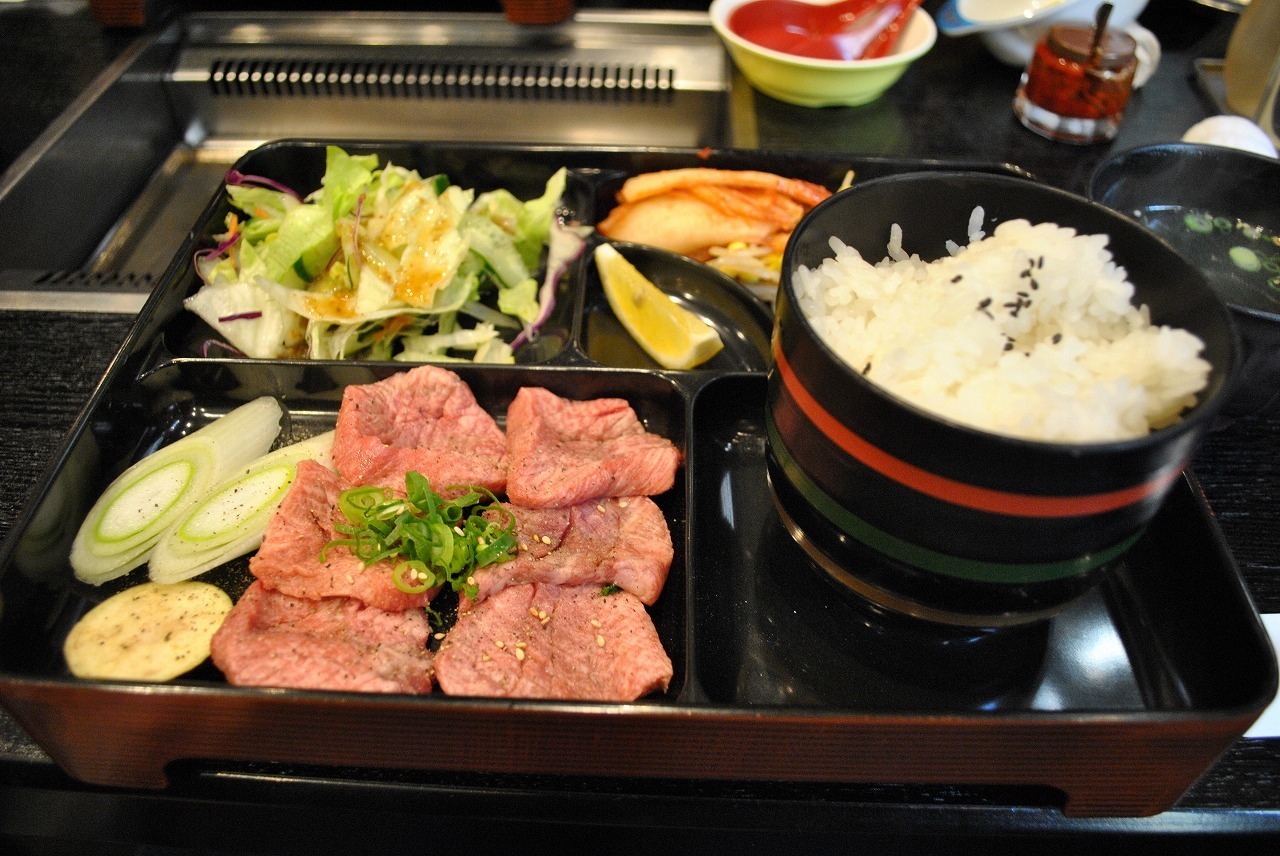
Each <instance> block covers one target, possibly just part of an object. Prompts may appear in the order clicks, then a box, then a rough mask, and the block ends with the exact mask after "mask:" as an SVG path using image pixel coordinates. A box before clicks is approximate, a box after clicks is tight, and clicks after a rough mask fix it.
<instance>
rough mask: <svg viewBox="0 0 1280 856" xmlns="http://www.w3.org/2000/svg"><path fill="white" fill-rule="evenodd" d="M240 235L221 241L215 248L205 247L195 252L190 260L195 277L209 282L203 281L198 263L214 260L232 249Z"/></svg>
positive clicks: (239, 233) (202, 273) (202, 274)
mask: <svg viewBox="0 0 1280 856" xmlns="http://www.w3.org/2000/svg"><path fill="white" fill-rule="evenodd" d="M241 234H242V233H241V232H236V233H235V234H234V235H231V236H230V237H228V238H225V239H223V241H222V243H220V244H218V246H216V247H205V248H204V249H203V250H196V252H195V255H193V256H192V258H191V260H192V262H193V264H194V265H195V269H196V275H197V276H199V277H200V279H201V281H203V282H205V283H207V282H208V281H209V280H207V279H205V277H204V272H203V271H202V270H200V262H201V261H202V260H203V259H209V258H216V257H218V256H220V255H222V254H223V253H225V252H226V251H227V250H229V249H231V248H232V247H234V246H235V245H236V242H237V241H239V240H240V235H241Z"/></svg>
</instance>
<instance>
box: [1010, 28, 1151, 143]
mask: <svg viewBox="0 0 1280 856" xmlns="http://www.w3.org/2000/svg"><path fill="white" fill-rule="evenodd" d="M1095 32H1096V30H1095V28H1094V27H1091V26H1089V25H1088V24H1055V25H1054V26H1052V27H1051V28H1050V29H1049V32H1048V33H1047V34H1046V35H1045V36H1044V38H1042V39H1041V40H1040V42H1039V44H1037V45H1036V49H1035V52H1034V53H1033V54H1032V55H1031V60H1030V62H1028V63H1027V67H1026V70H1025V71H1023V73H1022V81H1021V83H1020V84H1019V86H1018V93H1017V95H1016V96H1015V97H1014V101H1013V110H1014V112H1015V113H1016V114H1017V116H1018V119H1019V120H1020V121H1021V122H1022V124H1023V125H1025V126H1026V127H1028V128H1030V129H1031V130H1032V131H1035V132H1036V133H1037V134H1040V135H1041V136H1044V137H1048V138H1049V139H1051V140H1063V141H1065V142H1070V143H1096V142H1101V141H1104V140H1110V139H1112V138H1113V137H1115V135H1116V131H1118V130H1119V128H1120V120H1121V118H1123V116H1124V109H1125V107H1126V105H1128V103H1129V96H1130V94H1132V92H1133V74H1134V71H1135V70H1136V69H1137V67H1138V59H1137V47H1138V45H1137V42H1136V41H1134V38H1133V36H1131V35H1129V34H1128V33H1126V32H1124V31H1123V30H1115V29H1112V30H1104V31H1103V33H1102V37H1101V38H1100V39H1098V40H1097V44H1096V45H1095V44H1094V34H1095Z"/></svg>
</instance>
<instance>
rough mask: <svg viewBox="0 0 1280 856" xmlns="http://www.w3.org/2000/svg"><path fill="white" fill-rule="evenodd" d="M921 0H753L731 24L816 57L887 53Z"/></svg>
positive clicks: (774, 46)
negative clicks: (826, 0)
mask: <svg viewBox="0 0 1280 856" xmlns="http://www.w3.org/2000/svg"><path fill="white" fill-rule="evenodd" d="M920 2H921V0H840V2H838V3H831V4H828V5H825V6H822V5H817V4H815V3H804V2H801V0H752V2H750V3H745V4H743V5H742V6H739V7H738V8H737V9H735V10H734V11H733V13H732V14H731V15H730V16H729V29H730V30H732V31H733V32H735V33H737V34H738V35H739V36H741V37H742V38H744V39H746V40H747V41H750V42H754V43H756V44H758V45H760V46H762V47H766V48H769V49H770V50H775V51H780V52H781V53H788V54H793V55H796V56H803V57H809V58H812V59H843V60H849V59H874V58H876V57H882V56H884V55H886V54H888V53H889V52H890V51H891V50H893V47H894V45H895V44H897V41H898V36H899V35H901V32H902V29H903V27H905V26H906V23H907V21H908V20H910V18H911V15H912V13H913V12H914V11H915V9H916V7H917V6H919V5H920Z"/></svg>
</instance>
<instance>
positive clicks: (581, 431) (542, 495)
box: [507, 387, 680, 508]
mask: <svg viewBox="0 0 1280 856" xmlns="http://www.w3.org/2000/svg"><path fill="white" fill-rule="evenodd" d="M679 463H680V452H679V450H678V449H676V447H675V444H673V443H672V442H671V441H670V440H668V439H666V438H665V437H661V436H659V435H657V434H652V433H650V432H648V431H646V430H645V428H644V426H643V425H642V424H640V420H639V418H638V417H637V416H636V413H635V411H634V410H632V409H631V405H629V404H627V402H626V401H623V400H622V399H620V398H596V399H591V400H588V401H574V400H571V399H567V398H561V397H560V396H558V395H556V394H555V393H552V392H550V391H548V390H545V389H541V388H538V387H525V388H523V389H521V390H520V391H519V392H518V393H516V397H515V399H514V400H513V401H512V402H511V406H510V407H509V408H508V409H507V496H508V498H509V499H510V500H511V501H512V502H513V503H515V504H516V505H523V506H526V507H528V508H550V507H554V506H565V505H576V504H578V503H580V502H585V501H587V500H589V499H597V498H600V497H609V496H641V495H645V496H653V495H656V494H660V493H664V492H666V491H668V490H670V489H671V486H672V485H673V484H674V483H675V475H676V467H677V466H678V465H679Z"/></svg>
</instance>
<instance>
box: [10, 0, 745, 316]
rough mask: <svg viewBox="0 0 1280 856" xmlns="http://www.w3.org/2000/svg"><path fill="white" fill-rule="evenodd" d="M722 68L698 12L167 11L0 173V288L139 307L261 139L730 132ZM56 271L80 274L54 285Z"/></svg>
mask: <svg viewBox="0 0 1280 856" xmlns="http://www.w3.org/2000/svg"><path fill="white" fill-rule="evenodd" d="M732 80H733V76H732V74H731V65H730V63H729V61H728V59H727V56H726V55H725V53H724V50H723V48H722V46H721V44H720V42H719V40H718V38H717V37H716V36H715V34H714V32H713V31H712V30H711V28H710V26H709V24H708V22H707V16H706V15H705V14H702V13H694V12H671V11H667V12H662V13H657V12H653V11H632V12H621V11H617V12H615V11H611V10H600V11H589V12H588V11H583V12H580V13H579V14H578V15H577V16H576V17H575V18H574V19H573V20H572V21H570V22H568V23H566V24H563V25H560V26H556V27H552V28H528V27H518V26H514V25H512V24H509V23H508V22H507V21H506V20H505V19H504V18H503V17H502V16H500V15H493V14H467V13H437V14H430V15H426V14H416V13H391V12H370V13H344V14H343V15H341V16H329V17H327V16H325V15H322V14H317V13H302V14H291V13H261V14H253V13H248V14H245V13H237V14H225V15H224V14H218V13H197V14H191V15H188V16H185V17H181V18H179V19H177V20H176V21H175V22H174V23H172V24H171V25H169V26H168V27H167V28H165V29H164V30H162V31H160V32H159V33H157V34H155V35H154V36H152V37H149V38H148V39H146V40H144V41H141V42H139V44H138V45H137V46H136V47H135V48H134V49H132V50H130V51H129V52H127V53H126V55H125V56H123V57H121V59H120V60H119V61H118V62H117V63H116V64H115V65H114V66H112V68H110V69H108V70H107V71H106V72H104V74H103V76H102V77H101V78H100V79H99V80H98V81H97V83H96V85H95V86H93V87H91V88H90V90H89V91H88V92H86V93H85V95H84V96H83V97H82V98H81V99H80V101H78V102H77V103H76V104H75V105H73V107H72V108H71V109H69V110H68V111H67V113H66V114H65V115H64V116H63V117H62V119H61V120H60V121H59V122H57V123H55V125H54V126H53V127H52V128H50V129H49V131H48V132H46V133H45V134H44V135H43V136H42V137H41V138H40V139H39V140H38V141H37V143H36V144H35V145H33V146H32V147H31V150H30V151H29V152H28V153H26V154H25V155H24V157H23V158H21V159H20V160H19V161H18V162H16V163H15V164H14V165H13V166H12V167H11V168H10V169H9V170H8V171H7V172H6V173H5V174H4V176H3V178H0V227H2V228H3V229H4V233H5V234H6V235H7V236H9V237H10V240H9V241H7V242H6V243H5V244H3V245H0V306H2V307H3V308H7V309H49V308H58V309H64V310H70V311H75V310H84V311H108V312H112V311H123V312H131V311H136V308H137V305H138V303H139V301H138V299H137V296H136V295H137V293H138V287H137V286H138V283H139V282H148V281H155V280H157V279H159V278H160V277H161V276H163V274H164V271H165V268H166V267H167V266H168V265H169V263H170V262H171V261H172V258H173V254H174V253H175V252H176V251H177V249H178V247H180V246H181V244H182V242H183V240H184V238H185V237H186V234H187V231H188V229H189V228H190V227H191V225H192V224H193V223H195V221H196V220H197V219H198V217H199V215H200V212H201V211H202V210H203V207H204V206H205V205H206V204H207V203H208V201H209V200H210V199H211V198H212V196H213V194H214V193H215V191H216V190H217V187H218V184H219V182H220V181H221V179H222V176H223V174H224V173H225V172H226V169H227V167H229V166H230V165H231V164H232V163H234V162H235V161H236V159H237V158H239V157H240V156H241V155H242V154H244V153H245V152H246V151H248V150H250V149H251V148H253V147H254V146H256V145H259V144H261V143H263V142H266V141H268V140H272V139H284V138H316V139H334V140H431V141H449V142H459V141H463V142H465V141H469V140H474V141H484V142H501V143H529V144H549V145H591V146H611V145H617V146H654V147H699V146H716V145H726V144H727V143H728V142H729V141H728V140H726V139H725V135H726V133H731V132H732V129H734V128H740V127H744V123H743V122H742V121H741V120H736V119H734V118H733V117H732V116H731V115H730V113H731V112H732V110H733V108H734V106H735V105H737V106H738V107H739V108H740V107H741V106H742V104H743V102H742V100H741V99H737V100H734V99H732V98H731V97H730V93H731V88H732ZM726 129H729V130H728V131H727V130H726ZM104 175H110V176H111V179H112V180H111V181H110V182H103V181H101V180H100V179H101V178H102V176H104ZM64 280H76V284H77V285H79V286H81V287H82V288H80V290H77V289H76V288H66V287H62V286H61V285H60V286H58V287H57V288H55V289H54V291H55V292H56V293H57V297H56V298H51V297H50V294H49V293H48V284H49V283H50V282H61V281H64ZM33 283H36V284H38V285H39V288H33V287H32V284H33ZM123 283H127V284H128V288H125V289H122V288H121V285H122V284H123ZM122 292H123V293H124V294H126V295H129V294H132V295H134V296H133V297H128V298H127V299H123V300H120V299H111V300H107V299H104V295H119V294H121V293H122Z"/></svg>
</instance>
